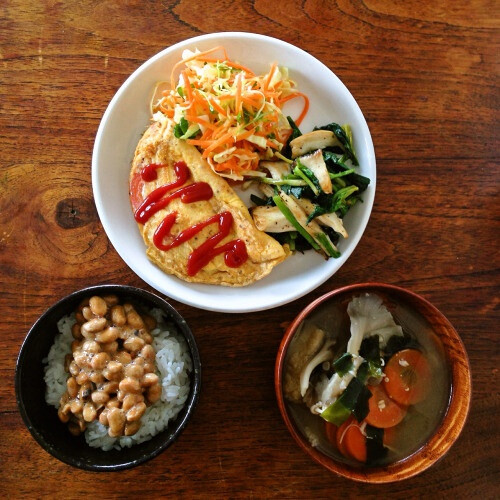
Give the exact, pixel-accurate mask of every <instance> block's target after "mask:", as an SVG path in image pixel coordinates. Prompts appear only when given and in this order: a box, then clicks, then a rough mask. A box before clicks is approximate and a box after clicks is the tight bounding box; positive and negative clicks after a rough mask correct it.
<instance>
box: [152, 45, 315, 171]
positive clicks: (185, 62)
mask: <svg viewBox="0 0 500 500" xmlns="http://www.w3.org/2000/svg"><path fill="white" fill-rule="evenodd" d="M177 75H178V76H177ZM296 98H299V99H302V101H303V107H302V111H301V113H300V114H299V116H298V117H297V118H296V119H295V123H296V124H297V125H300V123H301V122H302V120H303V119H304V117H305V115H306V114H307V111H308V109H309V99H308V97H307V96H306V95H305V94H303V93H302V92H299V91H298V90H297V88H296V84H295V83H294V82H293V81H292V80H291V79H290V78H289V76H288V71H287V69H286V68H283V67H279V66H278V65H277V63H272V64H271V65H270V68H269V71H268V72H267V73H266V74H263V75H256V74H255V73H254V72H253V71H252V70H250V69H249V68H246V67H244V66H242V65H241V64H239V63H237V62H235V61H232V60H231V59H230V58H229V57H228V55H227V53H226V50H225V49H224V47H222V46H218V47H214V48H212V49H210V50H207V51H204V52H200V51H195V52H192V51H189V50H185V51H184V52H183V56H182V60H181V61H179V62H178V63H177V64H176V65H175V66H174V67H173V69H172V74H171V81H170V89H169V90H164V91H163V92H162V94H161V97H160V98H159V99H158V100H157V101H156V102H155V103H154V105H153V112H154V113H156V112H161V113H163V114H164V115H165V116H167V117H168V118H170V119H172V120H173V121H174V122H175V124H176V125H175V135H176V137H178V138H181V139H185V140H186V142H187V143H189V144H192V145H194V146H196V147H198V148H199V149H200V151H201V152H202V155H203V157H204V158H205V159H206V160H207V162H208V163H209V164H210V166H211V167H212V169H213V170H214V171H215V172H217V173H218V174H220V175H222V176H224V177H229V178H232V179H235V180H242V179H244V178H246V177H251V176H260V175H265V174H263V173H261V172H259V170H258V169H259V162H260V161H261V160H270V159H273V158H277V157H279V156H280V152H281V150H282V149H283V147H284V146H285V144H286V142H287V140H288V138H289V137H290V135H291V133H292V127H291V125H290V123H289V121H288V119H287V117H286V116H285V115H284V114H283V106H284V104H285V103H286V102H288V101H290V100H292V99H296Z"/></svg>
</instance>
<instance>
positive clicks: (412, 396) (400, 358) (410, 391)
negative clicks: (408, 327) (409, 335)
mask: <svg viewBox="0 0 500 500" xmlns="http://www.w3.org/2000/svg"><path fill="white" fill-rule="evenodd" d="M384 373H385V379H384V382H383V384H384V388H385V390H386V392H387V394H388V395H389V396H390V397H391V398H392V399H394V401H396V402H398V403H399V404H402V405H412V404H415V403H419V402H420V401H423V400H424V399H425V398H426V396H427V393H428V391H429V388H430V383H431V369H430V366H429V362H428V361H427V359H426V357H425V356H424V355H423V354H422V353H421V352H420V351H417V350H416V349H404V350H402V351H399V352H397V353H396V354H394V356H392V358H391V359H390V360H389V362H388V363H387V366H386V367H385V369H384Z"/></svg>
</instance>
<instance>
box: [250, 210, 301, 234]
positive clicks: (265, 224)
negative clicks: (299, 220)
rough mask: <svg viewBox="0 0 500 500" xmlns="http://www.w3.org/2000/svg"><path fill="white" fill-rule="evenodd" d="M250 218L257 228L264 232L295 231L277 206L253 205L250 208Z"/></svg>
mask: <svg viewBox="0 0 500 500" xmlns="http://www.w3.org/2000/svg"><path fill="white" fill-rule="evenodd" d="M252 218H253V221H254V222H255V226H256V227H257V229H259V230H260V231H264V232H266V233H285V232H288V231H295V227H294V225H293V224H292V223H290V222H288V219H287V218H286V217H285V216H284V215H283V213H282V212H281V210H280V209H279V208H278V207H271V206H263V207H255V208H254V209H253V210H252Z"/></svg>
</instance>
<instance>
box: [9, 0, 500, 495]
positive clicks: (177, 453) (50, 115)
mask: <svg viewBox="0 0 500 500" xmlns="http://www.w3.org/2000/svg"><path fill="white" fill-rule="evenodd" d="M499 14H500V12H499V4H498V2H496V1H495V0H469V1H465V0H457V1H452V0H436V1H434V2H422V1H416V0H406V1H404V2H403V1H385V0H336V1H328V0H326V1H325V0H322V1H320V0H301V1H299V0H289V1H276V2H274V1H269V0H252V1H243V0H235V1H229V0H213V1H212V2H210V3H206V4H205V3H203V2H193V1H192V0H191V1H186V0H178V1H161V2H160V1H152V0H127V1H118V0H116V1H109V0H100V1H96V0H92V1H90V0H78V1H75V0H65V1H58V0H40V1H36V2H32V1H29V0H4V1H2V2H0V99H1V101H0V145H1V154H0V214H1V218H0V282H1V284H0V311H1V321H0V337H1V339H2V345H3V346H4V347H3V349H1V350H0V376H1V379H2V380H4V381H5V384H0V466H1V467H0V492H3V494H2V496H4V497H5V496H7V497H12V498H41V497H49V496H50V497H56V498H63V497H64V498H82V496H85V497H91V496H96V497H97V496H98V497H100V498H111V497H112V498H115V497H121V498H126V497H134V496H138V495H141V494H145V495H146V496H148V497H150V498H154V497H160V496H169V497H173V498H208V497H213V498H225V497H229V498H272V497H277V498H357V497H363V498H381V497H385V496H388V497H390V498H424V497H429V498H482V499H486V498H495V497H496V498H498V496H499V495H500V491H499V489H498V484H499V473H498V472H499V452H498V447H499V439H498V438H499V433H498V424H497V421H496V418H497V417H498V410H499V404H498V403H499V397H498V387H499V381H498V361H499V357H498V345H499V343H498V325H499V314H498V303H499V290H500V287H499V273H498V269H499V258H498V243H499V240H498V234H499V229H500V224H499V216H500V213H499V208H500V207H499V196H498V195H499V193H498V191H499V181H500V171H499V161H498V160H499V155H498V105H499V92H498V90H499V89H498V76H499V71H498V70H499V56H498V54H499V53H500V52H499V48H500V47H499V45H500V43H499V42H500V39H499V35H500V21H499V19H500V18H499ZM216 31H253V32H256V33H261V34H266V35H271V36H274V37H277V38H280V39H282V40H285V41H287V42H290V43H292V44H295V45H297V46H299V47H300V48H302V49H304V50H306V51H308V52H309V53H311V54H312V55H313V56H315V57H317V58H318V59H320V60H321V61H322V62H324V63H325V64H326V65H327V66H328V67H329V68H331V69H332V70H333V71H334V72H335V73H336V74H337V75H338V76H339V78H340V79H341V80H342V81H343V82H344V83H345V84H346V85H347V87H348V88H349V89H350V91H351V92H352V94H353V95H354V97H355V98H356V100H357V102H358V103H359V105H360V107H361V109H362V110H363V112H364V115H365V117H366V120H367V122H368V125H369V127H370V130H371V133H372V137H373V141H374V144H375V150H376V155H377V177H378V178H377V194H376V200H375V205H374V209H373V213H372V217H371V219H370V222H369V224H368V227H367V230H366V232H365V234H364V236H363V238H362V239H361V242H360V244H359V245H358V247H357V248H356V250H355V252H354V253H353V255H352V256H351V257H350V259H349V260H348V262H347V263H346V264H345V265H344V266H343V267H342V268H341V269H340V271H339V272H338V273H337V274H335V275H334V276H333V277H332V278H331V279H330V280H328V281H327V282H326V283H325V284H323V285H322V286H321V287H319V288H318V289H316V290H315V291H314V292H311V293H310V294H309V295H307V296H306V297H303V298H301V299H299V300H297V301H295V302H293V303H291V304H289V305H286V306H282V307H279V308H276V309H272V310H269V311H265V312H260V313H254V314H238V315H227V314H217V313H211V312H206V311H201V310H197V309H193V308H191V307H188V306H185V305H183V304H178V303H175V302H174V301H172V303H173V305H175V306H177V307H178V309H179V311H180V312H181V314H183V315H184V317H185V318H186V319H187V321H188V322H189V324H190V325H191V328H192V330H193V331H194V332H195V335H196V338H197V340H198V344H199V348H200V354H201V358H202V362H203V390H202V394H201V399H200V401H199V405H198V407H197V409H196V411H195V414H194V416H193V418H192V420H191V421H190V423H189V425H188V427H187V428H186V430H185V432H184V433H183V435H182V436H181V438H180V439H179V440H178V441H177V442H176V443H175V444H174V446H173V447H172V448H170V449H169V450H168V451H167V452H165V453H163V454H161V455H160V456H159V457H157V458H156V459H154V460H152V461H151V462H148V463H147V464H144V465H142V466H140V467H138V468H136V469H133V470H129V471H124V472H120V473H89V472H83V471H80V470H77V469H73V468H70V467H69V466H66V465H64V464H62V463H60V462H59V461H57V460H56V459H54V458H53V457H52V456H50V455H48V454H47V453H46V452H45V451H44V450H43V449H42V448H40V447H39V446H38V444H37V443H36V442H35V441H34V439H33V438H32V437H31V435H30V433H29V432H28V430H27V429H26V428H25V426H24V424H23V422H22V420H21V417H20V414H19V412H18V410H17V407H16V401H15V395H14V370H15V363H16V357H17V354H18V352H19V348H20V346H21V343H22V341H23V339H24V337H25V335H26V333H27V331H28V329H29V328H30V326H31V325H32V324H33V322H34V321H35V320H36V319H37V317H38V316H39V315H40V314H41V313H42V312H43V311H44V310H45V309H46V308H47V307H48V306H49V305H50V304H52V303H53V302H54V301H56V300H57V299H59V298H61V297H62V296H64V295H65V294H67V293H69V292H72V291H74V290H76V289H79V288H82V287H84V286H88V285H93V284H98V283H123V284H131V285H136V286H139V287H143V288H146V289H149V287H148V285H147V284H145V283H144V282H142V281H141V280H140V279H139V278H138V277H137V276H136V275H135V274H134V273H133V272H132V271H131V270H130V269H129V268H128V267H127V266H126V265H125V264H124V262H123V261H122V260H121V258H120V257H119V256H118V254H117V253H116V252H115V250H114V249H113V247H112V246H111V244H110V243H109V241H108V239H107V237H106V234H105V232H104V230H103V228H102V226H101V224H100V221H99V218H98V216H97V212H96V209H95V206H94V202H93V197H92V187H91V177H90V164H91V155H92V147H93V142H94V138H95V134H96V131H97V127H98V125H99V121H100V119H101V117H102V114H103V113H104V110H105V109H106V106H107V104H108V102H109V101H110V99H111V98H112V96H113V95H114V93H115V92H116V90H117V89H118V88H119V86H120V85H121V84H122V83H123V81H124V80H125V79H126V78H127V77H128V76H129V75H130V73H131V72H133V71H134V70H135V69H136V68H137V67H138V66H139V65H140V64H142V63H143V62H144V61H145V60H147V59H148V58H149V57H151V56H152V55H154V54H155V53H157V52H158V51H160V50H161V49H163V48H165V47H167V46H169V45H171V44H173V43H175V42H178V41H181V40H183V39H186V38H189V37H191V36H195V35H199V34H204V33H210V32H216ZM363 281H380V282H386V283H393V284H397V285H400V286H403V287H406V288H409V289H410V290H412V291H414V292H416V293H419V294H421V295H423V296H424V297H425V298H427V299H429V300H430V301H431V302H432V303H433V304H434V305H435V306H437V307H438V308H439V309H440V310H441V311H442V312H443V313H444V314H445V315H446V316H447V317H448V318H449V320H450V321H451V322H452V323H453V324H454V326H455V327H456V329H457V330H458V332H459V333H460V335H461V337H462V339H463V341H464V343H465V346H466V348H467V351H468V354H469V357H470V363H471V368H472V379H473V397H472V405H471V411H470V415H469V419H468V422H467V424H466V427H465V429H464V432H463V434H462V435H461V437H460V438H459V440H458V441H457V442H456V443H455V445H454V446H453V447H452V449H451V450H450V452H449V453H448V454H447V455H446V456H445V457H444V458H443V459H442V460H441V461H440V462H438V463H437V464H436V465H435V466H434V467H432V468H431V469H429V470H428V471H426V472H424V473H423V474H422V475H420V476H418V477H415V478H413V479H410V480H407V481H403V482H400V483H396V484H392V485H385V486H370V485H363V484H358V483H354V482H350V481H348V480H345V479H342V478H340V477H337V476H334V475H332V474H331V473H329V472H328V471H326V469H323V468H322V467H321V466H319V465H317V464H316V463H314V462H312V461H311V460H310V459H309V457H308V456H306V455H305V454H304V453H303V452H302V451H301V450H300V449H299V448H298V447H297V446H296V445H295V443H294V441H293V440H292V438H291V437H290V435H289V434H288V432H287V430H286V428H285V425H284V423H283V421H282V419H281V417H280V414H279V411H278V408H277V405H276V400H275V395H274V388H273V369H274V361H275V356H276V352H277V349H278V346H279V343H280V340H281V337H282V334H283V326H284V324H286V323H287V322H289V321H290V320H291V319H293V318H294V316H295V315H296V314H297V313H298V312H299V311H300V310H301V309H302V308H303V307H304V306H305V305H307V304H308V303H309V302H310V301H311V300H312V299H314V298H316V297H318V296H320V295H321V294H323V293H325V292H327V291H329V290H331V289H333V288H336V287H339V286H342V285H346V284H351V283H357V282H363ZM234 293H237V291H235V292H234Z"/></svg>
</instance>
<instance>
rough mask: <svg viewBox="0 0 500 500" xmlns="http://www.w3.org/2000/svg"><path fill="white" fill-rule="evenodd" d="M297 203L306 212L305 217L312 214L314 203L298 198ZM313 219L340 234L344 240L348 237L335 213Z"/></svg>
mask: <svg viewBox="0 0 500 500" xmlns="http://www.w3.org/2000/svg"><path fill="white" fill-rule="evenodd" d="M297 203H298V204H299V205H300V206H301V207H302V208H303V209H304V210H305V211H306V213H307V215H310V214H312V213H313V211H314V203H312V202H311V201H309V200H307V199H305V198H298V199H297ZM314 219H315V220H317V221H318V222H319V223H320V224H321V225H322V226H328V227H331V228H332V229H333V230H334V231H335V232H336V233H339V234H341V235H342V236H343V237H344V238H347V237H348V236H349V235H348V234H347V231H346V230H345V227H344V224H343V222H342V219H341V218H340V217H339V216H338V215H337V214H336V213H335V212H331V213H329V214H323V215H318V216H317V217H315V218H314Z"/></svg>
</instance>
